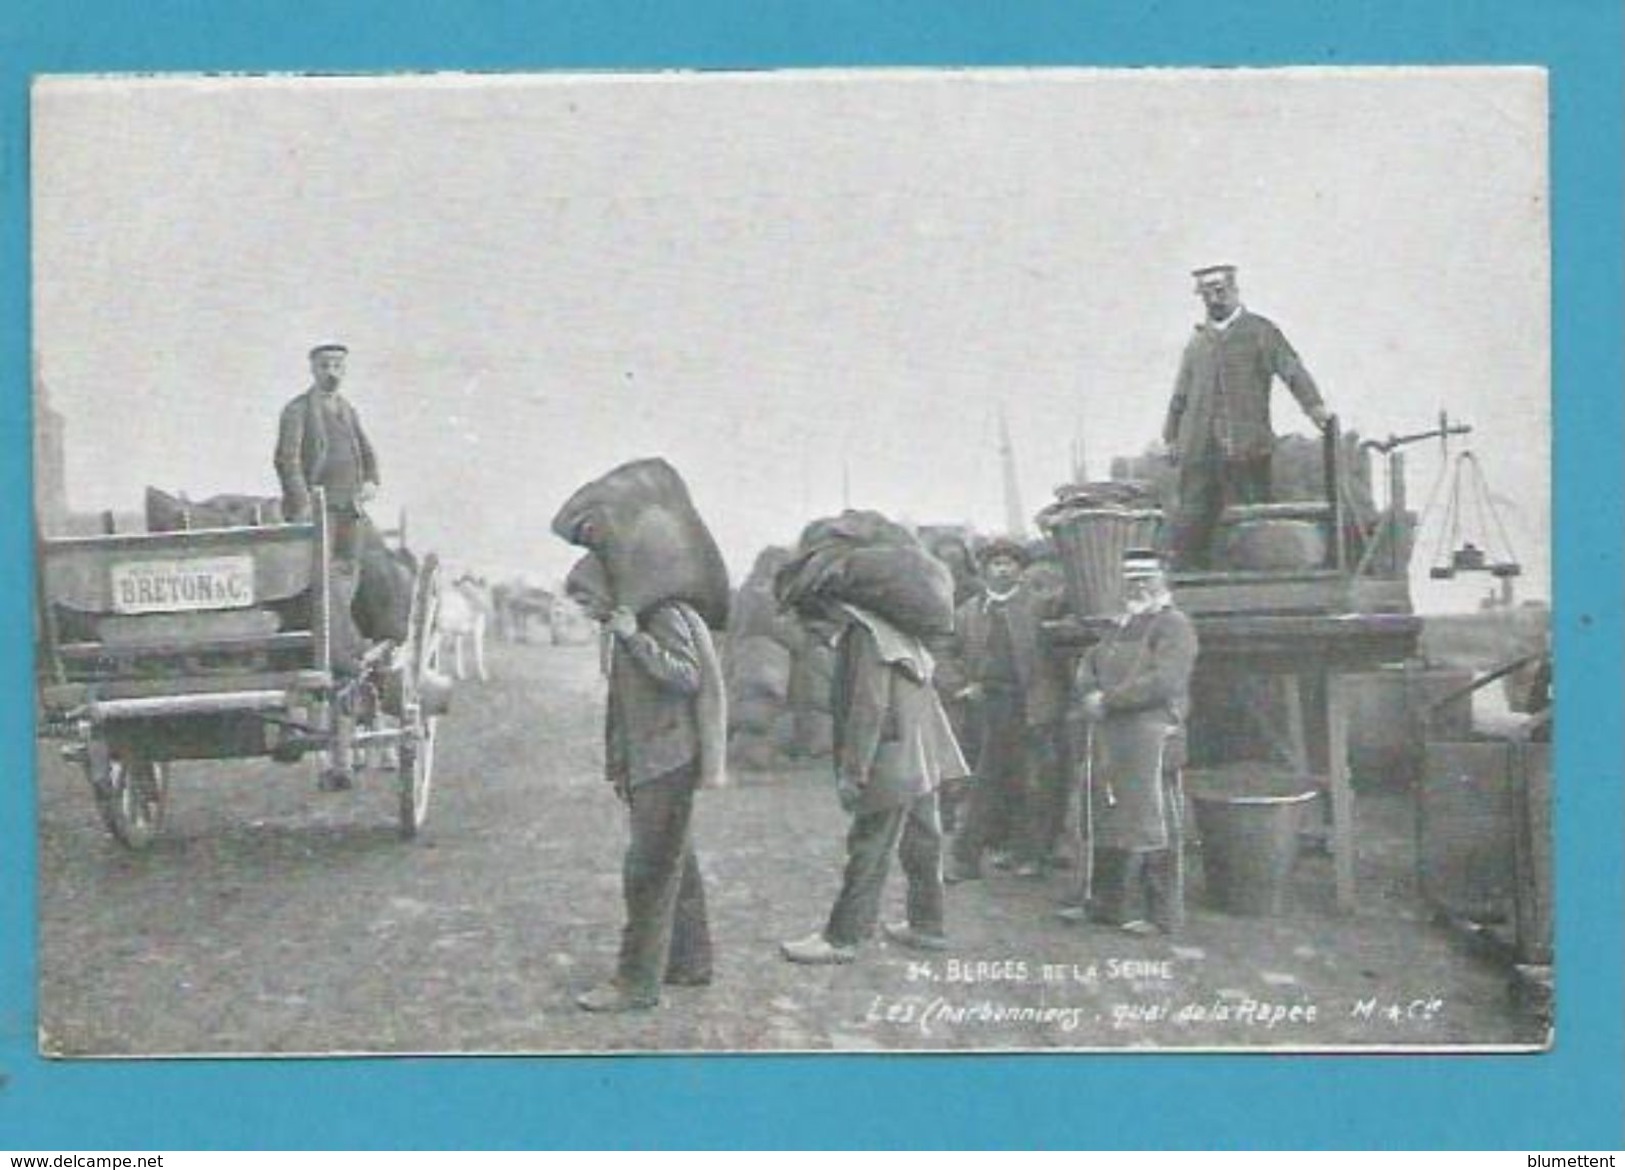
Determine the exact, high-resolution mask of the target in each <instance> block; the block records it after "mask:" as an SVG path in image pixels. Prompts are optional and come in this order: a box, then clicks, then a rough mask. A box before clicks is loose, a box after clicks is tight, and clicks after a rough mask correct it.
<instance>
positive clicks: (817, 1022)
mask: <svg viewBox="0 0 1625 1170" xmlns="http://www.w3.org/2000/svg"><path fill="white" fill-rule="evenodd" d="M490 657H491V666H492V672H493V678H492V681H490V682H489V683H486V684H474V683H469V684H464V686H463V688H462V689H461V690H460V691H459V694H458V698H457V705H456V709H455V710H454V712H453V713H452V715H451V716H450V717H448V718H447V720H445V721H444V722H443V723H442V739H441V743H440V751H439V756H438V762H437V767H436V776H435V794H434V804H433V808H432V811H431V815H430V820H429V825H428V827H427V829H426V832H425V834H424V836H423V838H422V839H420V840H419V841H416V842H410V843H409V842H402V841H400V840H398V839H397V837H396V834H395V829H394V821H393V817H394V812H393V808H394V805H393V800H394V796H393V791H392V788H391V787H390V785H389V783H388V782H386V781H385V780H384V779H383V778H382V777H381V776H379V775H376V774H374V775H372V776H369V777H368V781H369V782H367V783H364V784H363V785H362V786H361V787H360V788H359V790H358V791H356V792H354V793H348V794H321V793H318V792H317V791H316V788H315V784H314V780H313V773H312V771H311V770H310V768H309V766H308V765H295V766H278V765H274V764H271V763H268V762H264V763H262V762H258V761H255V762H234V763H221V764H208V763H193V764H180V765H177V766H175V768H174V772H173V781H172V790H171V791H172V799H171V808H170V821H169V824H168V825H167V827H166V830H165V833H164V835H163V836H162V837H161V838H160V840H159V841H157V842H156V843H155V844H154V845H153V847H152V848H151V849H150V850H149V851H147V852H146V853H144V854H141V855H135V854H130V853H127V852H125V851H124V850H122V849H121V848H120V847H118V846H117V845H116V844H114V843H113V841H112V840H111V839H110V838H108V837H107V836H106V834H105V833H104V832H103V830H102V829H101V827H100V825H99V823H98V821H97V818H96V815H95V812H94V810H93V808H92V805H91V801H90V795H89V791H88V788H87V786H86V785H85V783H84V781H83V779H82V777H81V776H80V774H79V773H78V771H77V770H75V769H71V768H69V767H68V766H66V765H65V764H64V763H63V762H61V761H60V760H58V759H56V758H55V757H54V755H53V754H52V753H53V749H52V748H51V746H50V745H45V747H44V749H43V763H42V767H41V775H40V778H39V782H40V801H39V806H40V837H39V849H40V859H39V876H40V916H41V928H40V932H39V947H40V951H39V971H40V1024H41V1037H42V1041H41V1042H42V1048H43V1050H44V1051H46V1052H47V1053H52V1054H59V1055H79V1054H132V1053H150V1054H157V1053H215V1054H249V1053H354V1052H391V1053H400V1052H570V1051H606V1050H613V1051H621V1050H646V1051H697V1050H821V1051H827V1050H840V1051H855V1050H876V1049H914V1050H921V1049H952V1050H963V1049H1004V1050H1008V1049H1038V1050H1050V1051H1052V1050H1056V1049H1068V1048H1079V1049H1087V1048H1113V1049H1115V1048H1128V1047H1144V1048H1197V1049H1236V1048H1251V1047H1270V1048H1287V1049H1325V1048H1334V1049H1347V1048H1376V1049H1395V1048H1418V1047H1420V1048H1439V1047H1454V1046H1460V1045H1468V1046H1485V1047H1495V1048H1506V1047H1538V1046H1541V1045H1543V1044H1544V1043H1545V1042H1546V1039H1547V1033H1546V1029H1545V1026H1544V1024H1543V1023H1542V1022H1541V1021H1539V1020H1537V1019H1535V1018H1534V1017H1532V1016H1530V1015H1528V1014H1526V1013H1525V1012H1523V1011H1522V1010H1520V1009H1519V1008H1518V1007H1517V1006H1516V1005H1515V1004H1514V1003H1513V1000H1512V997H1511V996H1510V995H1509V979H1508V975H1509V971H1508V969H1507V968H1506V967H1505V966H1504V965H1503V964H1502V963H1500V962H1499V961H1498V960H1497V959H1496V958H1495V957H1494V956H1493V955H1491V954H1489V953H1487V952H1486V951H1484V950H1483V949H1482V948H1479V947H1476V946H1475V945H1473V944H1470V943H1469V942H1467V941H1465V940H1463V939H1462V938H1461V937H1459V936H1458V935H1456V934H1454V933H1452V932H1450V931H1448V930H1446V929H1444V928H1443V927H1441V926H1440V925H1438V924H1437V923H1435V922H1434V921H1433V919H1432V917H1431V916H1430V914H1429V913H1428V911H1427V910H1426V909H1425V908H1424V907H1423V906H1422V905H1421V903H1420V902H1419V901H1418V899H1417V895H1416V883H1415V878H1414V861H1413V852H1412V845H1411V832H1412V830H1411V820H1410V813H1409V810H1408V805H1407V803H1406V800H1405V798H1403V797H1401V796H1396V795H1391V794H1372V795H1368V796H1366V797H1364V798H1363V799H1362V801H1361V803H1360V808H1359V817H1360V825H1361V846H1360V851H1361V852H1360V863H1359V891H1360V899H1361V909H1360V911H1359V913H1358V914H1356V915H1354V916H1352V917H1348V916H1339V915H1336V914H1334V913H1333V912H1332V909H1331V902H1332V897H1331V887H1332V874H1331V861H1330V859H1329V858H1327V857H1326V856H1324V855H1319V854H1308V855H1306V856H1305V857H1304V858H1303V859H1302V860H1301V861H1300V864H1299V866H1298V869H1297V871H1296V874H1295V878H1294V883H1293V888H1292V897H1291V904H1290V906H1289V908H1288V912H1287V913H1286V914H1284V915H1282V916H1280V917H1276V918H1263V919H1243V918H1234V917H1229V916H1226V915H1222V914H1219V913H1216V912H1213V911H1211V910H1207V909H1205V908H1204V906H1203V897H1202V878H1201V866H1200V862H1199V859H1193V865H1192V871H1193V876H1192V905H1193V913H1192V918H1191V922H1190V925H1189V928H1188V930H1187V931H1185V932H1184V933H1183V934H1182V935H1181V936H1180V937H1179V938H1177V939H1173V940H1167V939H1161V938H1151V939H1140V938H1135V937H1131V936H1127V935H1123V934H1121V933H1118V932H1114V931H1107V930H1104V929H1100V928H1078V927H1069V926H1067V925H1066V924H1064V923H1062V922H1059V921H1057V920H1056V919H1055V918H1054V916H1053V909H1054V904H1055V900H1056V898H1057V897H1058V895H1059V894H1060V893H1061V890H1062V881H1063V880H1064V879H1062V878H1059V877H1058V878H1055V879H1052V880H1051V881H1050V882H1048V883H1045V882H1035V881H1030V880H1028V881H1024V880H1021V879H1018V878H1015V877H1013V876H1010V875H1006V874H1000V873H994V874H991V875H990V876H989V878H988V879H987V880H984V881H981V882H976V883H970V884H967V885H964V886H956V887H953V888H951V889H950V891H949V914H950V933H951V935H952V941H953V947H952V949H951V950H950V951H949V952H948V953H946V954H943V955H936V956H931V957H929V959H928V960H922V956H919V955H916V954H913V953H910V952H907V951H903V950H901V949H899V948H897V947H895V946H892V945H889V944H885V943H876V944H874V945H872V946H871V947H869V948H868V949H867V950H866V951H865V952H863V953H862V954H861V956H860V958H859V960H858V962H856V963H854V964H852V965H850V966H843V967H832V968H811V969H809V968H798V967H794V966H792V965H790V964H787V963H785V962H783V961H781V960H780V959H779V957H778V955H777V949H776V945H777V942H778V940H779V939H781V938H786V937H792V936H795V935H799V934H803V933H805V932H806V931H807V930H808V929H810V928H812V927H814V926H816V925H818V924H819V923H821V921H822V919H823V916H824V914H825V913H826V912H827V910H828V905H829V901H830V899H831V898H832V897H833V895H834V892H835V885H836V880H837V874H838V867H839V864H840V862H841V840H842V833H843V831H844V819H843V817H842V815H841V813H840V811H839V810H838V808H837V807H836V804H835V801H834V798H833V794H832V792H831V791H830V785H829V782H828V779H827V776H826V774H825V773H823V772H822V771H820V770H818V769H815V768H814V769H805V770H799V771H792V772H786V773H780V774H767V773H758V774H750V775H745V776H742V777H739V778H738V780H737V783H736V786H735V787H733V788H731V789H728V790H725V791H721V792H714V793H707V794H704V795H702V797H701V799H700V802H699V807H698V813H697V837H698V845H699V849H700V853H701V859H702V866H703V869H704V872H705V877H706V880H707V883H708V895H709V899H710V907H711V913H712V919H713V931H714V934H715V937H716V941H717V945H718V948H719V949H718V959H717V980H716V984H715V985H714V986H713V987H710V988H704V989H675V990H672V991H670V992H669V993H668V994H667V996H666V999H665V1002H664V1003H663V1004H662V1005H661V1006H660V1007H659V1008H658V1009H656V1010H654V1011H651V1012H645V1013H638V1014H632V1015H623V1016H615V1017H608V1018H605V1017H596V1016H589V1015H586V1014H584V1013H582V1012H580V1011H579V1010H578V1009H576V1008H575V1007H574V1005H573V1002H572V998H573V996H574V994H575V993H576V992H578V991H579V990H581V989H582V988H583V987H585V986H588V985H590V984H591V983H593V982H595V981H596V980H597V979H598V978H600V977H601V976H603V975H604V974H606V973H607V972H608V970H609V969H610V965H611V963H612V960H613V954H614V947H615V943H616V939H617V932H618V930H619V926H620V913H621V905H620V894H619V883H620V870H619V866H620V855H621V850H622V848H623V846H624V842H625V825H624V814H623V813H622V811H621V808H620V806H619V805H618V804H617V803H616V801H615V800H614V799H613V797H612V796H611V794H610V793H609V791H608V789H607V788H606V787H605V786H604V784H603V783H602V781H601V779H600V776H601V770H600V751H601V749H600V734H601V724H600V721H601V719H602V707H601V702H602V700H601V694H600V683H599V680H598V678H597V675H596V658H595V652H594V649H593V648H592V647H590V646H586V647H545V646H493V647H491V655H490ZM899 885H900V878H899V877H897V876H895V875H894V878H893V882H892V888H891V889H890V890H889V891H888V900H889V901H890V902H891V903H892V904H893V905H895V904H896V903H898V902H900V898H901V891H900V889H899V888H898V886H899Z"/></svg>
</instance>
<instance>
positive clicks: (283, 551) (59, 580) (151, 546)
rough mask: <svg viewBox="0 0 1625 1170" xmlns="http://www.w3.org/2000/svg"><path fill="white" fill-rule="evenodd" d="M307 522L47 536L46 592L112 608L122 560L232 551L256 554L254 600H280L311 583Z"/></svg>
mask: <svg viewBox="0 0 1625 1170" xmlns="http://www.w3.org/2000/svg"><path fill="white" fill-rule="evenodd" d="M313 531H314V530H313V528H312V527H311V526H310V525H308V524H291V525H282V526H280V527H275V528H225V529H210V530H205V531H202V532H166V533H161V534H157V535H147V534H143V535H140V536H112V537H105V536H104V537H97V536H86V537H67V538H57V539H47V540H46V541H45V542H44V544H43V547H42V549H41V551H40V573H41V575H42V577H43V579H44V581H45V593H46V596H47V597H49V598H50V599H51V601H52V602H54V603H55V604H57V605H61V606H65V607H67V608H68V609H73V610H78V611H79V612H81V613H112V612H113V611H114V605H113V584H112V569H113V566H114V565H115V564H116V563H119V562H121V561H138V560H160V561H162V560H181V561H185V560H188V559H193V558H205V557H219V556H228V555H231V554H239V555H248V556H252V557H253V558H254V600H255V601H256V602H266V601H281V600H285V599H287V598H290V597H294V596H296V595H298V594H300V593H302V592H304V591H305V590H306V589H309V588H310V580H311V578H310V561H311V557H310V544H311V539H312V533H313Z"/></svg>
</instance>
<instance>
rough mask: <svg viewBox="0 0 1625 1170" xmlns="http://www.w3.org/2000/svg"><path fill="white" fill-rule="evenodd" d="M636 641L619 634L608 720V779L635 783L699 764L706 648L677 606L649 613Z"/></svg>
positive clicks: (632, 785) (668, 604) (624, 786)
mask: <svg viewBox="0 0 1625 1170" xmlns="http://www.w3.org/2000/svg"><path fill="white" fill-rule="evenodd" d="M639 625H640V629H639V630H638V632H637V633H636V634H633V635H632V636H631V637H630V638H624V639H622V638H616V639H615V640H614V648H613V650H612V659H611V665H610V671H609V712H608V716H607V718H606V719H605V721H604V735H605V743H604V748H605V751H604V760H605V770H606V772H607V778H608V779H609V781H610V782H611V783H612V784H614V785H615V786H616V788H617V789H621V790H625V789H630V788H636V787H637V786H638V785H640V784H645V783H648V782H649V781H650V780H654V779H658V778H659V777H661V776H664V775H666V774H667V773H669V772H674V771H676V770H677V769H679V768H682V767H685V766H688V765H690V764H693V763H695V762H697V761H698V759H699V755H700V738H699V722H698V716H697V713H696V708H695V703H696V700H697V698H698V696H699V693H700V648H699V646H698V644H697V643H696V641H695V639H694V635H693V633H692V631H691V629H690V627H689V624H688V623H687V622H686V621H685V620H684V619H683V616H682V614H681V613H679V612H678V609H677V603H674V602H664V603H662V604H660V605H657V606H655V608H653V609H652V610H650V611H648V613H646V614H645V615H644V616H643V617H642V618H641V619H640V622H639Z"/></svg>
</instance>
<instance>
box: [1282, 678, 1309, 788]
mask: <svg viewBox="0 0 1625 1170" xmlns="http://www.w3.org/2000/svg"><path fill="white" fill-rule="evenodd" d="M1277 678H1278V680H1279V681H1278V685H1279V686H1280V688H1281V706H1282V708H1283V710H1284V711H1285V712H1286V737H1287V746H1288V749H1289V750H1290V752H1291V756H1292V770H1293V771H1294V772H1296V773H1297V774H1298V775H1299V776H1300V777H1301V776H1307V775H1309V773H1310V770H1311V769H1310V766H1309V740H1308V737H1307V736H1306V735H1305V734H1304V730H1303V682H1302V680H1301V679H1300V678H1299V677H1298V675H1297V674H1296V672H1289V673H1287V674H1282V675H1279V676H1277Z"/></svg>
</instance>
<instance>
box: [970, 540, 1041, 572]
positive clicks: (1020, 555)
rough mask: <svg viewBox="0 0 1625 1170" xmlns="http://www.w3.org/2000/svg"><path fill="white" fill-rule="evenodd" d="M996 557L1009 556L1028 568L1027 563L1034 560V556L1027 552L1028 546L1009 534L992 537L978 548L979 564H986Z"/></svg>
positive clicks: (977, 557)
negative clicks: (1013, 538)
mask: <svg viewBox="0 0 1625 1170" xmlns="http://www.w3.org/2000/svg"><path fill="white" fill-rule="evenodd" d="M994 557H1009V558H1010V559H1011V560H1012V561H1015V562H1016V564H1018V565H1020V566H1022V567H1023V568H1026V566H1027V563H1028V562H1029V561H1031V560H1032V556H1031V555H1030V554H1029V553H1028V552H1027V546H1026V545H1024V544H1022V543H1021V541H1019V540H1012V539H1011V538H1010V537H1008V536H994V537H991V538H989V539H988V540H987V541H985V542H984V543H983V544H982V546H981V547H980V548H978V549H977V550H976V561H977V563H978V564H982V565H985V564H987V563H988V562H989V561H991V560H992V559H993V558H994Z"/></svg>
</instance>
